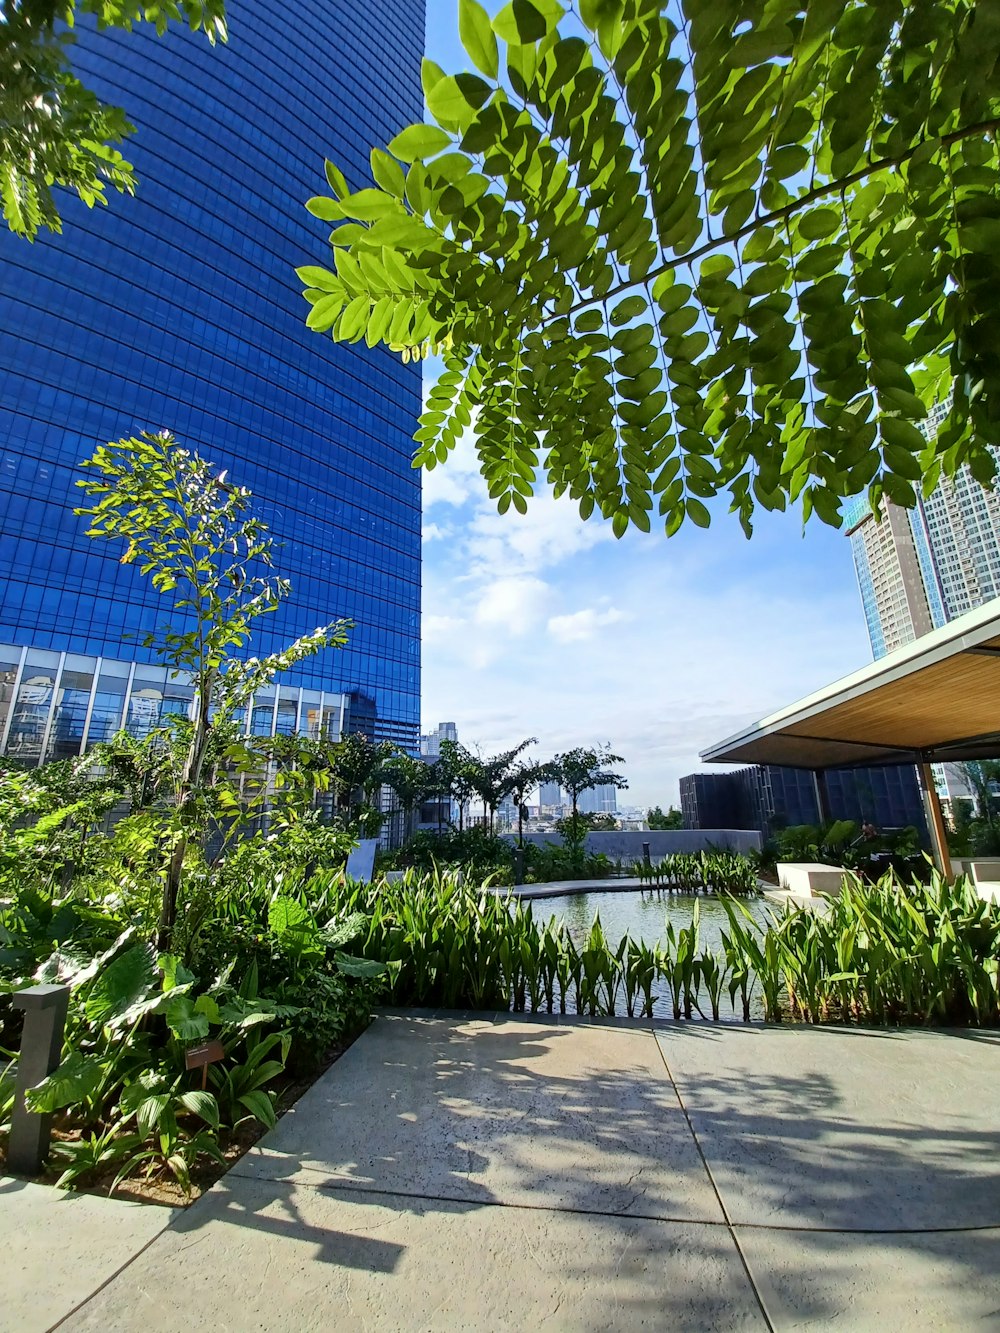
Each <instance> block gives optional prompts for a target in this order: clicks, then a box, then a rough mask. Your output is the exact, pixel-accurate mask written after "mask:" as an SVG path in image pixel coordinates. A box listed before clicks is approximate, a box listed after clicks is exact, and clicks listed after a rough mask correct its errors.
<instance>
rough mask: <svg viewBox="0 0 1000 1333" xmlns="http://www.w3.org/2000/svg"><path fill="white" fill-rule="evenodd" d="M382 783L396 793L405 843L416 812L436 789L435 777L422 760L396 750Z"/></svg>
mask: <svg viewBox="0 0 1000 1333" xmlns="http://www.w3.org/2000/svg"><path fill="white" fill-rule="evenodd" d="M382 781H383V782H384V783H385V785H386V786H387V787H389V788H391V789H392V791H393V792H395V795H396V800H397V801H398V802H399V809H400V812H401V813H402V815H403V830H402V837H403V841H404V842H405V841H406V839H407V838H408V837H409V836H410V833H411V831H412V828H411V825H412V816H413V812H414V810H415V809H416V808H417V806H418V805H419V804H420V802H421V801H422V800H423V799H424V797H425V796H429V795H430V794H431V792H433V791H434V789H435V777H434V774H433V773H432V771H431V769H430V767H429V766H428V765H427V764H425V763H424V762H423V760H421V759H415V758H414V757H413V755H411V754H407V752H406V751H405V750H396V752H395V753H394V754H393V755H392V756H391V758H390V759H388V760H387V761H386V764H385V766H384V769H383V772H382Z"/></svg>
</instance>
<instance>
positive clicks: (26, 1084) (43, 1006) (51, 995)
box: [7, 986, 69, 1176]
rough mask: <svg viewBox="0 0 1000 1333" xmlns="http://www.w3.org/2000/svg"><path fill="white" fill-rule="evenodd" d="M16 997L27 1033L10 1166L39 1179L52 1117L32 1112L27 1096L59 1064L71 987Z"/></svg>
mask: <svg viewBox="0 0 1000 1333" xmlns="http://www.w3.org/2000/svg"><path fill="white" fill-rule="evenodd" d="M13 998H14V1008H15V1009H23V1010H24V1031H23V1033H22V1035H21V1054H20V1055H19V1056H18V1060H17V1088H16V1090H15V1093H14V1114H13V1116H12V1117H11V1122H10V1141H9V1143H8V1145H7V1165H8V1167H9V1168H10V1169H11V1171H15V1172H17V1173H18V1174H19V1175H24V1176H37V1175H38V1174H39V1172H40V1171H41V1169H42V1165H43V1163H44V1161H45V1159H46V1157H47V1156H48V1154H49V1135H50V1133H51V1130H52V1116H51V1115H38V1114H36V1113H35V1112H33V1111H29V1110H28V1107H27V1105H26V1103H25V1093H26V1092H27V1091H28V1089H29V1088H33V1087H35V1085H36V1084H38V1083H41V1081H42V1079H43V1078H45V1077H46V1076H47V1075H49V1074H51V1073H52V1071H53V1069H56V1068H57V1067H58V1065H59V1060H60V1057H61V1055H62V1044H63V1029H64V1028H65V1026H66V1011H67V1009H68V1008H69V987H68V986H32V987H31V989H30V990H22V991H17V992H16V994H15V995H14V997H13Z"/></svg>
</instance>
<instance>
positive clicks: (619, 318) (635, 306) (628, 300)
mask: <svg viewBox="0 0 1000 1333" xmlns="http://www.w3.org/2000/svg"><path fill="white" fill-rule="evenodd" d="M648 308H649V307H648V306H647V305H646V298H645V297H644V296H638V295H636V296H626V297H625V299H624V301H619V302H618V304H617V305H616V306H615V308H614V310H612V312H611V323H612V324H614V325H615V326H618V325H621V324H627V323H628V321H629V320H630V319H635V318H636V316H638V315H643V314H645V313H646V311H647V309H648Z"/></svg>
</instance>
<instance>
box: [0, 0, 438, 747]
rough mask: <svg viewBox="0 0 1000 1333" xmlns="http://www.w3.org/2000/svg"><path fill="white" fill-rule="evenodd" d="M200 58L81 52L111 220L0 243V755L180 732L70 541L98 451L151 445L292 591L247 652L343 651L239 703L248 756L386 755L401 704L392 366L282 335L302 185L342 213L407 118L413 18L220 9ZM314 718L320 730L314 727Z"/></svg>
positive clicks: (144, 596) (314, 225) (404, 478)
mask: <svg viewBox="0 0 1000 1333" xmlns="http://www.w3.org/2000/svg"><path fill="white" fill-rule="evenodd" d="M229 29H230V40H229V43H228V45H225V46H217V47H215V48H214V49H213V48H212V47H210V46H209V45H208V43H207V42H206V41H205V39H204V38H203V37H201V36H195V35H192V34H189V33H186V32H183V31H180V30H172V31H171V33H170V34H169V36H168V37H166V38H164V39H158V38H156V37H155V36H153V35H149V34H147V33H145V32H135V33H132V34H122V33H117V34H100V35H98V34H95V33H93V32H83V33H81V34H80V37H79V41H78V45H77V47H76V48H75V52H74V63H75V65H76V66H77V68H78V69H79V70H80V72H81V73H82V75H83V76H84V78H85V80H86V81H87V82H88V83H90V84H91V85H92V86H94V87H95V88H96V90H97V91H98V93H99V94H100V95H101V96H102V97H103V98H104V99H105V100H107V101H110V102H114V103H118V104H121V105H124V106H125V108H126V111H127V112H128V114H129V116H130V118H131V119H132V121H133V122H134V123H135V125H136V126H137V131H138V132H137V134H136V135H135V136H133V138H132V139H131V140H130V142H129V144H128V145H127V147H126V149H125V152H126V155H127V156H128V157H129V158H130V160H131V161H132V162H133V163H134V165H135V167H136V171H137V175H138V177H139V190H138V195H137V197H136V198H134V199H129V198H127V197H122V196H118V195H115V194H112V195H111V197H110V202H109V207H107V208H97V209H94V210H93V211H88V210H87V209H85V208H84V207H83V206H82V205H81V204H79V203H78V202H77V201H76V200H75V199H73V198H71V197H70V196H68V195H64V196H63V198H62V199H61V201H60V206H61V209H62V212H63V218H64V226H65V230H64V234H63V235H61V236H50V235H48V234H46V235H44V236H42V237H41V238H40V239H39V240H38V241H36V242H35V244H34V245H31V244H29V243H27V242H26V241H24V240H21V239H18V238H15V237H13V236H11V235H9V234H7V233H6V232H5V231H3V230H2V229H0V749H3V748H5V749H6V750H7V751H8V753H15V754H20V755H22V757H24V758H25V759H29V760H37V759H38V758H39V757H41V756H42V755H43V754H45V755H51V754H56V755H58V754H68V753H74V752H76V751H77V750H79V748H80V746H81V745H82V744H84V743H90V742H93V741H94V740H97V739H101V738H102V737H103V736H105V735H107V734H110V733H111V732H112V731H113V730H115V729H116V726H117V725H121V723H122V722H123V721H124V722H125V724H127V725H129V726H131V727H132V729H133V730H141V729H142V728H143V727H144V726H148V725H153V724H154V723H155V720H156V718H157V717H159V716H161V715H162V713H163V711H164V710H169V709H171V708H180V707H184V706H186V705H185V703H184V694H185V691H184V689H183V687H182V686H177V685H176V683H171V682H170V681H169V680H167V679H166V677H165V675H164V673H163V671H162V669H160V668H157V667H155V666H154V665H152V664H153V663H155V660H156V659H155V655H154V654H152V653H150V652H148V651H144V650H143V649H141V648H140V647H139V646H138V642H139V640H140V639H141V637H142V635H143V634H144V633H146V632H147V631H150V630H153V629H156V628H157V627H158V626H161V625H162V624H163V622H164V619H165V616H166V613H167V612H168V610H169V605H168V603H166V602H165V599H163V598H162V597H160V596H159V595H158V594H156V593H155V592H154V591H153V590H152V589H151V588H150V587H149V585H148V583H146V582H145V581H143V580H142V579H141V577H140V576H139V575H138V573H137V571H136V570H135V569H134V568H133V567H132V566H122V565H121V564H119V562H118V557H119V555H120V551H119V550H117V549H115V547H114V545H113V544H111V543H107V542H93V541H90V540H88V538H87V537H86V536H85V535H84V528H85V524H84V522H83V520H81V519H79V518H77V517H76V516H74V514H73V512H72V511H73V506H74V504H78V503H79V502H80V499H81V493H80V492H79V491H76V490H75V488H74V484H73V483H74V479H75V477H77V476H79V475H80V473H79V471H78V465H79V462H80V460H81V459H83V458H85V457H87V456H88V455H89V454H90V453H91V452H92V451H93V449H94V446H95V445H96V444H98V443H102V442H105V441H108V440H114V439H118V438H119V437H122V436H128V435H132V434H135V433H137V432H139V431H141V430H144V429H145V430H159V429H164V428H165V429H168V430H170V431H172V432H173V433H174V434H175V435H177V436H178V437H179V438H180V440H181V441H182V442H183V443H184V444H185V445H186V446H188V447H190V448H192V449H195V450H197V451H198V452H200V453H201V454H202V455H203V456H205V457H207V458H209V459H211V460H212V461H213V462H214V463H216V464H218V466H219V468H220V469H222V468H226V469H228V470H229V473H230V476H231V477H232V479H233V480H234V481H235V482H237V483H239V484H241V485H245V486H247V487H249V488H250V490H251V491H252V492H253V495H254V507H255V510H256V512H258V513H259V514H260V515H261V517H262V518H263V519H264V521H265V522H266V523H267V524H268V526H269V527H270V530H271V532H272V535H273V536H274V537H275V538H276V539H277V540H278V542H279V543H280V544H281V547H280V551H279V556H278V560H277V562H276V563H277V565H278V568H279V570H280V572H281V573H282V574H284V575H285V576H287V577H288V578H289V579H290V580H291V582H292V589H293V590H292V595H291V596H290V597H289V598H288V599H287V601H286V602H285V603H284V605H283V607H282V609H281V610H280V611H279V612H278V614H276V615H274V616H271V617H267V618H265V619H264V620H263V621H260V622H258V624H259V625H260V626H261V629H260V632H259V634H258V636H257V638H256V639H255V641H254V643H253V645H252V650H253V651H254V652H256V653H265V652H270V651H273V650H274V649H276V648H277V647H279V646H280V645H282V644H284V643H285V642H287V641H288V640H290V639H292V638H294V637H295V636H296V635H298V634H300V633H303V632H305V631H307V630H310V629H313V628H315V627H316V626H317V625H319V624H322V623H325V622H326V621H329V620H331V619H334V618H336V617H340V616H344V617H348V618H350V619H351V620H353V621H354V622H355V628H354V629H353V631H352V632H351V636H350V645H349V647H348V648H347V649H345V650H340V651H336V652H328V653H325V654H322V655H320V656H319V657H316V658H314V659H312V661H310V662H307V663H306V664H304V666H303V667H302V668H301V670H300V671H298V672H297V673H296V675H295V676H294V677H290V678H289V679H288V681H286V682H282V684H281V685H280V686H279V689H278V691H277V693H276V694H275V695H274V697H273V698H269V699H264V700H261V701H260V705H259V709H258V710H257V712H256V713H255V716H254V717H253V719H252V720H250V719H248V726H252V729H253V730H254V731H258V732H265V731H268V730H278V731H288V730H292V729H293V728H294V727H296V726H297V727H300V728H304V727H306V726H308V727H310V728H312V729H316V728H317V727H318V726H319V725H320V723H321V722H322V724H323V725H324V726H325V725H326V724H327V722H328V721H330V722H332V723H336V722H337V719H338V717H339V724H340V725H343V724H344V722H345V716H346V713H347V712H348V711H349V712H350V713H351V720H352V721H353V723H354V725H355V726H360V727H361V729H364V730H367V731H369V732H371V731H375V732H376V734H378V735H380V736H383V737H389V738H392V739H395V740H398V741H401V742H403V743H406V744H407V745H410V746H414V747H415V744H416V740H417V734H418V721H419V707H418V705H419V678H420V658H419V653H420V646H419V642H420V638H419V615H420V481H419V474H418V473H416V472H415V471H413V470H412V469H411V467H410V455H411V447H412V446H411V434H412V430H413V426H414V419H415V416H416V414H417V412H418V411H419V406H420V371H419V367H418V366H413V365H403V364H401V362H400V361H399V360H398V358H395V357H393V356H392V355H391V354H389V353H388V352H386V351H384V350H381V349H378V350H374V351H369V350H368V349H367V348H366V347H365V346H364V344H362V345H361V346H360V347H355V346H342V347H338V346H336V345H335V344H334V343H333V342H332V341H331V340H330V339H329V337H321V336H320V335H318V334H314V333H312V332H310V331H308V330H307V329H306V327H305V316H306V313H307V310H308V307H307V306H306V305H305V303H304V301H303V300H302V297H301V284H300V283H299V281H298V279H297V278H296V276H295V273H294V269H295V267H296V266H297V265H300V264H303V263H310V262H321V263H322V262H324V261H325V259H326V257H327V255H328V250H327V247H326V232H327V230H328V228H327V227H326V225H325V224H322V223H319V222H317V221H316V220H315V219H313V218H311V217H310V216H309V215H308V214H307V213H306V211H305V209H304V204H305V201H306V200H307V199H308V198H309V197H310V196H311V195H313V194H317V193H321V192H324V191H325V189H326V186H325V181H324V176H323V158H324V157H330V158H331V159H333V160H334V161H335V162H336V163H337V164H338V165H339V166H340V167H342V168H343V169H344V170H345V171H346V173H347V175H348V178H349V180H350V181H351V184H352V186H353V187H354V188H360V187H361V186H362V185H363V184H365V183H369V182H370V172H369V165H368V155H369V151H370V148H371V147H372V146H373V145H383V144H385V143H387V142H388V141H389V139H391V138H392V137H393V136H394V135H395V134H396V133H398V131H399V130H400V129H401V128H402V127H403V126H405V125H407V124H409V123H411V122H412V121H415V120H418V119H419V118H420V110H421V100H420V88H419V61H420V55H421V51H422V46H423V5H422V2H421V0H370V3H368V4H366V5H363V6H362V5H353V4H343V3H336V0H334V2H333V3H331V2H330V0H326V2H325V3H320V0H288V3H286V4H283V5H281V6H274V5H270V4H266V3H264V0H238V2H235V3H233V5H232V6H231V12H230V14H229ZM335 715H336V716H335Z"/></svg>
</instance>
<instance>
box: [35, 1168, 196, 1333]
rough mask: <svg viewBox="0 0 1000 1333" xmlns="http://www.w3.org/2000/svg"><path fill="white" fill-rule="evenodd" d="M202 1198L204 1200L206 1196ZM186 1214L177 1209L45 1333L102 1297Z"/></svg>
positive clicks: (184, 1210)
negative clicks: (154, 1233)
mask: <svg viewBox="0 0 1000 1333" xmlns="http://www.w3.org/2000/svg"><path fill="white" fill-rule="evenodd" d="M205 1193H206V1194H207V1193H208V1191H207V1190H206V1191H205ZM200 1197H202V1198H204V1195H202V1196H200ZM196 1202H197V1200H196ZM139 1206H140V1207H148V1208H157V1207H160V1205H159V1204H144V1205H143V1204H141V1205H139ZM186 1212H187V1209H186V1208H179V1209H177V1210H176V1211H175V1214H174V1216H173V1217H172V1218H171V1219H170V1221H169V1222H168V1223H167V1225H166V1226H165V1227H164V1228H163V1230H162V1231H158V1232H157V1233H156V1235H155V1236H150V1238H149V1240H147V1241H146V1243H145V1245H143V1246H142V1247H141V1249H138V1250H136V1252H135V1254H133V1255H131V1256H130V1257H129V1258H128V1259H126V1260H125V1262H124V1263H123V1264H122V1265H121V1267H120V1268H116V1269H115V1271H114V1272H113V1273H112V1274H111V1275H110V1276H109V1277H106V1278H105V1279H104V1281H103V1282H102V1283H100V1285H99V1286H96V1287H95V1288H94V1290H93V1291H91V1292H89V1293H88V1294H87V1295H86V1296H84V1297H83V1299H82V1300H79V1301H77V1303H76V1305H74V1306H73V1308H72V1310H67V1311H66V1313H65V1314H64V1315H60V1316H59V1318H58V1319H57V1320H56V1322H55V1323H54V1324H49V1326H48V1328H47V1329H46V1330H45V1333H55V1330H56V1329H58V1328H62V1326H63V1324H65V1323H66V1320H67V1319H72V1318H73V1316H74V1315H75V1314H79V1313H80V1311H81V1310H82V1309H83V1308H84V1306H87V1305H89V1304H90V1302H91V1301H92V1300H93V1299H94V1297H95V1296H100V1294H101V1292H102V1291H104V1290H105V1288H107V1287H110V1286H111V1283H112V1282H114V1281H116V1280H117V1279H118V1278H120V1277H121V1275H122V1273H124V1272H125V1270H126V1269H128V1268H131V1267H132V1265H133V1264H134V1263H135V1261H136V1260H137V1259H141V1258H142V1256H143V1255H144V1254H145V1253H146V1251H147V1250H148V1249H149V1248H150V1246H152V1245H155V1244H156V1242H157V1241H158V1240H159V1239H160V1237H161V1236H164V1235H166V1233H167V1232H168V1231H169V1230H170V1229H171V1228H172V1227H173V1226H174V1224H175V1223H177V1222H179V1221H180V1220H181V1218H182V1217H183V1216H184V1214H185V1213H186Z"/></svg>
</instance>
